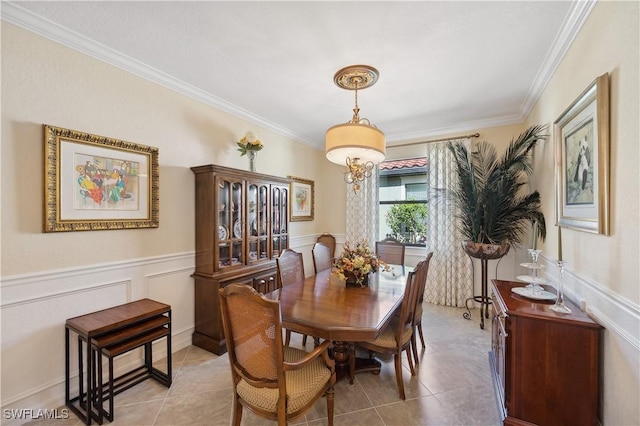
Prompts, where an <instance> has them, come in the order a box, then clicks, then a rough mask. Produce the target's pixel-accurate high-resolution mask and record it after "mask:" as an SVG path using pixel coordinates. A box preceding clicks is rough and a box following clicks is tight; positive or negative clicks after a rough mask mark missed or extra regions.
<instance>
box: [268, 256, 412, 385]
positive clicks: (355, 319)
mask: <svg viewBox="0 0 640 426" xmlns="http://www.w3.org/2000/svg"><path fill="white" fill-rule="evenodd" d="M390 267H391V270H390V271H378V272H376V273H374V274H371V276H370V277H369V285H368V287H349V286H347V285H346V284H345V282H344V281H343V280H341V279H340V278H339V277H338V275H337V273H336V272H335V271H334V272H332V271H331V270H325V271H321V272H319V273H318V274H316V275H314V276H311V277H309V278H306V279H305V280H304V281H299V282H297V283H293V284H289V285H287V286H285V287H282V288H280V289H278V290H275V291H273V292H271V293H269V294H268V295H267V297H269V298H272V299H274V300H280V310H281V312H282V326H283V327H284V328H286V329H288V330H292V331H296V332H299V333H303V334H307V335H310V336H314V337H317V338H322V339H327V340H331V341H333V343H334V348H333V353H334V358H335V360H336V372H337V374H338V376H339V377H340V378H341V377H344V376H348V377H349V379H350V381H351V383H353V374H350V372H351V373H353V372H360V371H371V372H373V373H376V374H377V373H379V372H380V365H381V364H380V362H379V361H377V360H375V359H367V358H356V356H355V343H356V342H363V341H372V340H375V339H376V337H378V335H380V333H381V332H382V330H383V329H384V327H385V326H386V325H387V324H388V323H389V321H390V320H391V318H392V317H393V315H394V312H395V310H396V309H397V308H398V307H399V306H400V304H401V303H402V298H403V295H404V287H405V280H406V276H407V274H408V273H409V272H410V270H411V268H409V267H406V266H402V265H390ZM350 363H353V365H354V367H353V368H352V369H351V370H350V369H349V364H350Z"/></svg>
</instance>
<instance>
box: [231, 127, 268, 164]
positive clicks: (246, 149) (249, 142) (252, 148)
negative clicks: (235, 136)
mask: <svg viewBox="0 0 640 426" xmlns="http://www.w3.org/2000/svg"><path fill="white" fill-rule="evenodd" d="M236 145H238V151H240V156H243V155H246V156H247V157H249V170H251V171H252V172H255V171H256V166H255V159H256V153H257V152H258V151H260V150H261V149H262V147H263V146H262V141H261V140H260V139H258V136H257V135H256V134H255V133H253V132H247V133H245V135H244V137H243V138H242V139H240V140H239V141H238V142H237V144H236Z"/></svg>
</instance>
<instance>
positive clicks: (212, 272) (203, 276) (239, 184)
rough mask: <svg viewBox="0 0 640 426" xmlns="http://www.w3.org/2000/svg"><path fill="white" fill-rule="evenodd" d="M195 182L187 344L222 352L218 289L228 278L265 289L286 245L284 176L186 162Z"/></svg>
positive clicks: (271, 284)
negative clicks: (192, 291) (193, 258)
mask: <svg viewBox="0 0 640 426" xmlns="http://www.w3.org/2000/svg"><path fill="white" fill-rule="evenodd" d="M191 170H192V171H193V173H194V175H195V187H196V229H195V231H196V270H195V273H194V274H193V277H194V280H195V332H194V333H193V336H192V343H193V344H194V345H196V346H199V347H201V348H203V349H206V350H208V351H210V352H213V353H215V354H218V355H222V354H224V353H225V352H226V351H227V348H226V343H225V340H224V332H223V330H222V317H221V315H220V304H219V300H218V290H219V289H220V288H222V287H224V286H226V285H228V284H231V283H242V284H249V285H251V286H253V287H254V288H255V289H256V290H258V291H260V292H262V293H266V292H269V291H272V290H275V289H276V288H277V287H278V283H277V267H276V258H277V257H278V256H279V255H280V252H281V251H282V250H284V249H286V248H288V247H289V187H290V180H289V179H285V178H281V177H276V176H269V175H264V174H260V173H253V172H247V171H243V170H237V169H232V168H229V167H222V166H216V165H204V166H197V167H192V168H191Z"/></svg>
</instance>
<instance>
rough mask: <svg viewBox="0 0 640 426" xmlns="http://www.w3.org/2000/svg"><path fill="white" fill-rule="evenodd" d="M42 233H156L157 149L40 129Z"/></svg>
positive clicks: (51, 128)
mask: <svg viewBox="0 0 640 426" xmlns="http://www.w3.org/2000/svg"><path fill="white" fill-rule="evenodd" d="M44 144H45V202H44V204H45V208H44V232H63V231H96V230H108V229H135V228H157V227H158V226H159V212H158V210H159V204H160V203H159V199H158V194H159V182H158V181H159V175H158V149H157V148H153V147H150V146H146V145H140V144H136V143H132V142H125V141H121V140H117V139H111V138H107V137H104V136H96V135H92V134H89V133H83V132H79V131H76V130H69V129H63V128H60V127H54V126H49V125H46V124H45V125H44Z"/></svg>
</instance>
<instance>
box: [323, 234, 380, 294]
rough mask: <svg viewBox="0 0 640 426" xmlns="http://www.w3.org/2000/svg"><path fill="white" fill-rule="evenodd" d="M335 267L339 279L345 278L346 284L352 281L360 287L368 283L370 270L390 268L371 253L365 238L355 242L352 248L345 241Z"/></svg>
mask: <svg viewBox="0 0 640 426" xmlns="http://www.w3.org/2000/svg"><path fill="white" fill-rule="evenodd" d="M335 267H336V271H337V273H338V276H339V277H340V279H343V280H345V281H346V282H347V284H350V283H352V282H353V283H355V284H356V285H358V286H360V287H363V286H366V285H367V284H368V279H369V274H370V273H371V272H377V271H378V270H379V269H382V270H384V271H389V270H390V267H389V265H387V264H386V263H384V262H383V261H381V260H379V259H378V258H377V257H376V256H375V255H374V254H373V252H372V251H371V249H370V248H369V247H368V246H367V241H366V240H364V241H362V242H359V243H356V245H355V247H353V248H352V247H351V245H350V244H349V242H346V243H345V244H344V248H343V251H342V254H341V255H340V257H339V258H338V259H337V260H336V262H335Z"/></svg>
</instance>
